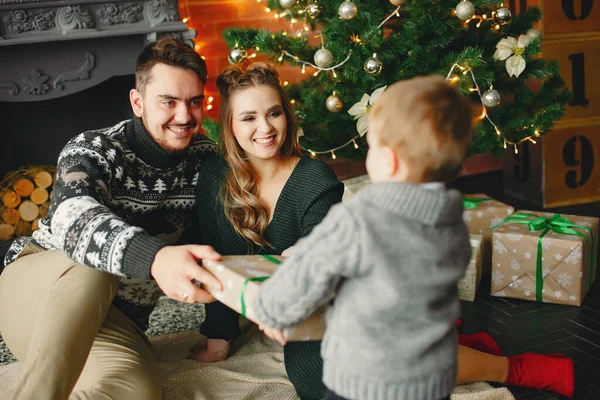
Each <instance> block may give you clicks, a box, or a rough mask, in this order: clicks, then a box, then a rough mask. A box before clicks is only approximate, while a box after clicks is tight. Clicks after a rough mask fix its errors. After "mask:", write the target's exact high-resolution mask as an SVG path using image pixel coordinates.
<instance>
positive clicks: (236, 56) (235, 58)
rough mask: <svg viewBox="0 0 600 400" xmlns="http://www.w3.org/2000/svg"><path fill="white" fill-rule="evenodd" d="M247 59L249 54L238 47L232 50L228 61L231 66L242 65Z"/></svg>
mask: <svg viewBox="0 0 600 400" xmlns="http://www.w3.org/2000/svg"><path fill="white" fill-rule="evenodd" d="M247 57H248V53H246V50H244V49H240V48H238V47H236V48H233V49H231V51H230V52H229V56H228V57H227V61H229V64H241V63H243V62H244V61H245V60H246V58H247Z"/></svg>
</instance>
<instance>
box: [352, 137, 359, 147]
mask: <svg viewBox="0 0 600 400" xmlns="http://www.w3.org/2000/svg"><path fill="white" fill-rule="evenodd" d="M352 143H354V148H355V149H358V144H357V143H356V141H355V140H354V139H352Z"/></svg>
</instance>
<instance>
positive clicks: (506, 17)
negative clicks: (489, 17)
mask: <svg viewBox="0 0 600 400" xmlns="http://www.w3.org/2000/svg"><path fill="white" fill-rule="evenodd" d="M494 18H495V19H496V22H497V23H499V24H500V25H506V24H508V23H509V22H510V21H511V19H512V12H510V10H509V9H508V8H506V7H502V8H500V9H498V11H496V15H495V16H494Z"/></svg>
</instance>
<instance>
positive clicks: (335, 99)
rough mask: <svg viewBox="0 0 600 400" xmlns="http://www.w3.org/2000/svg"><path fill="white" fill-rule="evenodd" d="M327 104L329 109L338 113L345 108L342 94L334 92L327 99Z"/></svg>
mask: <svg viewBox="0 0 600 400" xmlns="http://www.w3.org/2000/svg"><path fill="white" fill-rule="evenodd" d="M325 106H326V107H327V109H328V110H329V111H331V112H333V113H336V112H340V111H342V108H344V102H342V99H340V96H338V95H337V94H332V95H331V96H329V97H328V98H327V100H326V101H325Z"/></svg>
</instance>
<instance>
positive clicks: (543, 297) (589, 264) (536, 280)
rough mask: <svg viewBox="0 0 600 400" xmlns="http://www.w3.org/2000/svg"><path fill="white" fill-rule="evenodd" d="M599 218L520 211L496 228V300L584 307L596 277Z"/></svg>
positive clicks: (494, 232) (493, 279)
mask: <svg viewBox="0 0 600 400" xmlns="http://www.w3.org/2000/svg"><path fill="white" fill-rule="evenodd" d="M598 221H599V220H598V218H593V217H581V216H576V215H560V214H552V213H534V212H531V211H519V212H517V213H515V214H513V215H511V216H509V217H507V218H506V220H505V221H504V222H503V223H501V224H500V225H499V226H497V227H495V228H494V229H493V236H492V242H493V257H492V285H491V293H492V295H494V296H500V297H512V298H517V299H523V300H531V301H542V302H544V303H556V304H567V305H573V306H580V305H581V303H582V301H583V299H584V297H585V295H586V294H587V292H588V290H589V288H590V286H591V284H592V283H593V282H594V279H595V278H596V256H597V251H598Z"/></svg>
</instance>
